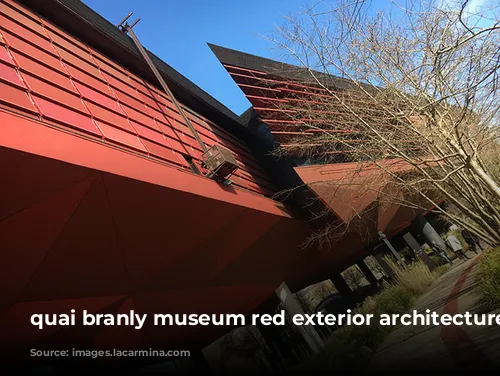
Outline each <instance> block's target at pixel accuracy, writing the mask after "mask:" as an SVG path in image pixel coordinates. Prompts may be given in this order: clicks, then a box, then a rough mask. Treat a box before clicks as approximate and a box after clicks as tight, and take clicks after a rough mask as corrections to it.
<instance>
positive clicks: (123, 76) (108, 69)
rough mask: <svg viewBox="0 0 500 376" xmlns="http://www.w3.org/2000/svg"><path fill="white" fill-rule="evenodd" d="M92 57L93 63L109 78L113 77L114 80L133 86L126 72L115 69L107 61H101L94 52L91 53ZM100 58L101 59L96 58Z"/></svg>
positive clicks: (98, 55) (99, 55)
mask: <svg viewBox="0 0 500 376" xmlns="http://www.w3.org/2000/svg"><path fill="white" fill-rule="evenodd" d="M92 56H93V57H94V61H95V62H96V63H97V65H98V66H99V68H100V69H101V71H103V72H105V73H106V74H107V75H109V76H113V77H114V78H115V79H117V80H119V81H122V82H124V83H127V84H128V85H131V86H133V84H132V82H131V80H130V78H129V74H128V72H127V71H124V70H122V69H117V68H116V67H115V65H112V64H109V63H108V62H109V60H107V61H105V60H104V59H102V57H103V56H102V55H101V54H100V53H98V52H96V51H92ZM96 57H101V59H99V58H96Z"/></svg>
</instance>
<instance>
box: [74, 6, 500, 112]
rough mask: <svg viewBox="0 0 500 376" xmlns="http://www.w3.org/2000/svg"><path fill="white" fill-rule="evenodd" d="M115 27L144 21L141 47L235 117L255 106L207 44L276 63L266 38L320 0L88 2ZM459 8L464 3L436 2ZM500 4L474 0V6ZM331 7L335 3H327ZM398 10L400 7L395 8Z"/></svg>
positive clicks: (371, 9)
mask: <svg viewBox="0 0 500 376" xmlns="http://www.w3.org/2000/svg"><path fill="white" fill-rule="evenodd" d="M83 1H84V3H85V4H87V5H88V6H90V7H91V8H92V9H94V10H95V11H97V12H98V13H99V14H101V15H102V16H104V17H105V18H106V19H108V20H109V21H110V22H112V23H115V24H116V23H118V22H120V20H121V19H123V17H124V16H126V15H127V14H128V13H129V12H131V11H132V12H134V14H133V16H132V17H131V19H130V21H133V20H135V19H136V18H138V17H140V18H141V21H140V22H139V23H138V24H137V26H135V27H134V31H135V32H136V34H137V36H138V37H139V39H140V40H141V42H142V44H143V45H144V46H145V47H146V48H148V49H149V50H151V51H152V52H154V53H155V54H156V55H157V56H159V57H160V58H161V59H163V60H164V61H165V62H166V63H167V64H169V65H170V66H172V67H173V68H174V69H176V70H177V71H179V72H180V73H181V74H183V75H184V76H186V77H187V78H189V79H190V80H191V81H193V82H194V83H195V84H196V85H198V86H199V87H201V88H202V89H203V90H205V91H206V92H208V93H209V94H210V95H212V96H213V97H215V98H216V99H217V100H219V101H220V102H222V103H223V104H224V105H226V106H227V107H228V108H229V109H231V110H232V111H233V112H235V113H236V114H238V115H239V114H241V113H242V112H243V111H245V110H246V109H247V108H248V107H249V106H250V103H249V102H248V101H247V99H246V98H245V96H244V95H243V93H242V92H241V91H240V89H239V88H238V86H236V84H235V83H234V82H233V80H232V79H231V78H230V76H229V75H228V74H227V72H226V71H225V69H224V68H223V67H222V65H221V64H220V63H219V61H218V60H217V58H216V57H215V55H214V54H213V53H212V51H211V50H210V48H209V47H208V46H207V42H210V43H214V44H218V45H221V46H224V47H228V48H233V49H236V50H240V51H244V52H248V53H251V54H254V55H259V56H264V57H268V58H271V59H278V60H279V58H280V52H279V51H278V50H277V49H276V48H275V46H274V45H273V43H272V42H270V41H268V40H266V39H265V38H264V36H268V37H269V36H271V35H272V33H273V32H275V30H276V26H282V25H283V24H284V18H285V16H286V15H288V14H297V13H298V12H300V11H301V10H302V9H303V8H304V7H305V6H306V5H307V4H309V5H311V4H317V3H319V2H320V0H83ZM435 1H436V2H437V3H438V4H439V3H441V6H456V4H457V1H462V0H435ZM495 1H497V0H470V4H469V5H470V6H469V8H471V9H475V8H476V7H477V6H484V5H486V4H488V3H492V2H495ZM367 3H368V4H369V12H375V11H377V10H379V9H380V8H381V7H383V8H385V9H386V10H388V9H390V8H391V4H392V2H391V1H390V0H371V1H370V0H368V1H367ZM322 4H325V5H326V6H330V5H332V4H335V0H326V1H324V3H322ZM392 9H393V10H394V9H395V7H394V6H393V7H392Z"/></svg>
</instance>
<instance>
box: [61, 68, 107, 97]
mask: <svg viewBox="0 0 500 376" xmlns="http://www.w3.org/2000/svg"><path fill="white" fill-rule="evenodd" d="M66 68H67V70H68V72H69V74H70V75H71V78H72V79H73V81H75V80H76V81H78V82H81V83H83V84H85V85H87V86H89V87H91V88H94V89H95V90H97V91H101V92H103V93H106V92H107V91H109V88H108V85H107V84H106V82H104V81H103V80H101V79H100V78H99V79H98V78H96V77H94V76H91V75H89V74H86V73H85V72H83V71H81V70H80V69H77V68H74V67H73V66H72V65H69V64H66ZM110 95H112V96H114V92H113V93H110Z"/></svg>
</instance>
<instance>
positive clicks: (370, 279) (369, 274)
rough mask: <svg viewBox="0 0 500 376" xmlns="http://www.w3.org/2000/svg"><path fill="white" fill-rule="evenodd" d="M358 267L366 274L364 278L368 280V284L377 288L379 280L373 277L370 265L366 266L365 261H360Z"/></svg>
mask: <svg viewBox="0 0 500 376" xmlns="http://www.w3.org/2000/svg"><path fill="white" fill-rule="evenodd" d="M357 265H358V268H359V270H361V272H362V273H363V274H364V276H365V277H366V279H367V280H368V282H370V284H372V285H373V286H377V285H378V280H377V278H376V277H375V275H373V272H372V271H371V270H370V268H369V267H368V265H366V262H365V261H364V260H360V261H358V263H357Z"/></svg>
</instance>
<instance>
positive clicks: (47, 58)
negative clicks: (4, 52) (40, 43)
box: [4, 32, 63, 71]
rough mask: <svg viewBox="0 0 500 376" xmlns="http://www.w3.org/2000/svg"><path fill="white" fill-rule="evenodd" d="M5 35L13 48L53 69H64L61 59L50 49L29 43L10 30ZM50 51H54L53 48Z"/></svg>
mask: <svg viewBox="0 0 500 376" xmlns="http://www.w3.org/2000/svg"><path fill="white" fill-rule="evenodd" d="M4 37H5V41H6V42H7V44H8V46H9V48H10V49H11V50H14V51H17V52H19V53H22V54H23V55H25V56H29V57H30V58H31V59H33V60H36V61H38V62H40V63H43V64H45V65H47V66H49V67H51V68H53V69H57V70H60V71H62V70H63V67H62V65H61V63H60V62H59V59H58V58H57V57H56V56H55V55H53V54H51V53H49V52H48V51H42V50H41V49H39V48H37V47H36V46H35V45H33V44H31V43H28V42H26V41H24V40H22V39H20V38H18V37H17V36H15V35H13V34H10V33H8V32H4ZM49 51H52V48H51V49H50V50H49Z"/></svg>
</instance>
